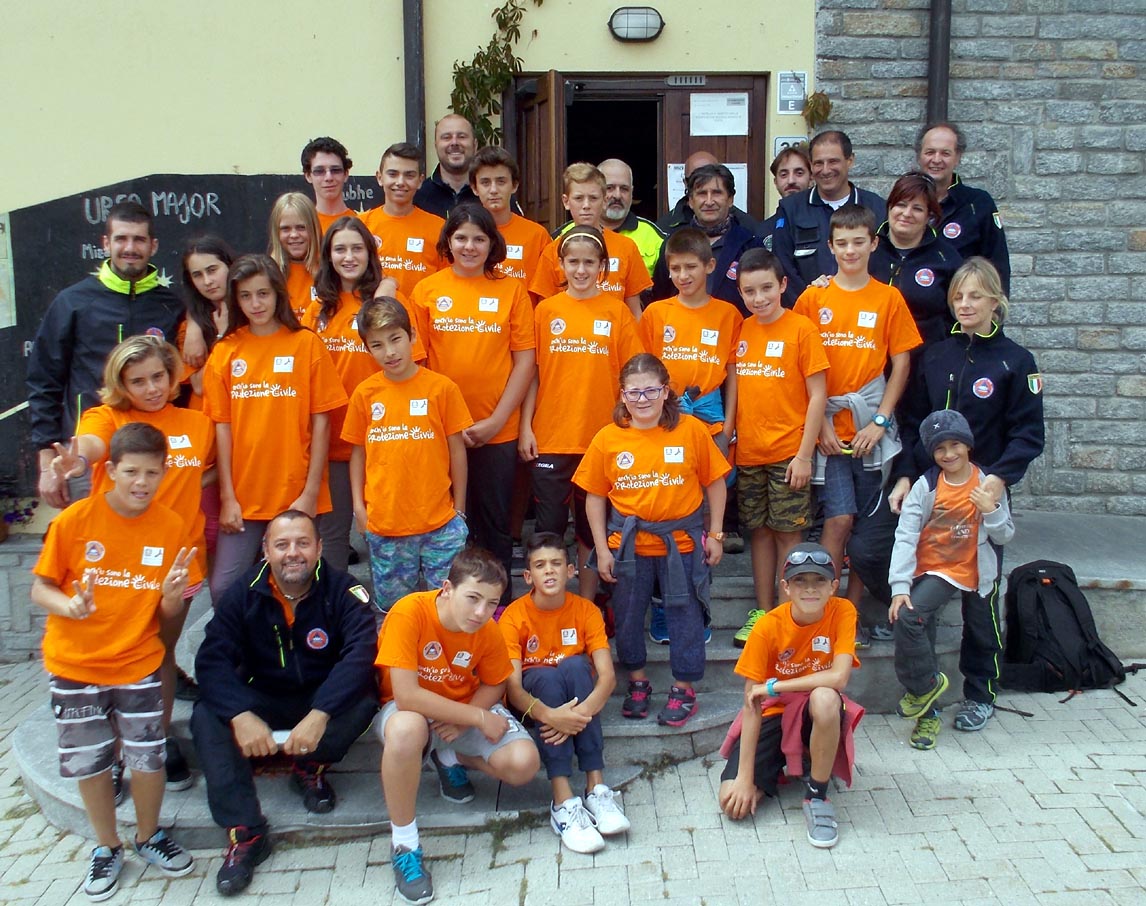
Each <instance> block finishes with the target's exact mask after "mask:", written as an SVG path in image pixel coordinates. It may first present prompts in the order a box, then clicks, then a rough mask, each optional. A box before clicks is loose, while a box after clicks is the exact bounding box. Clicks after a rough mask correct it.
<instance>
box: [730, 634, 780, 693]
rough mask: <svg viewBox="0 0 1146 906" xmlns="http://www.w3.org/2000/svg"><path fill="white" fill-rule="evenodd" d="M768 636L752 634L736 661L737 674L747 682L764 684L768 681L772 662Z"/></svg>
mask: <svg viewBox="0 0 1146 906" xmlns="http://www.w3.org/2000/svg"><path fill="white" fill-rule="evenodd" d="M771 648H772V646H771V645H770V644H769V640H768V638H767V636H765V634H764V633H763V632H750V633H749V634H748V641H747V642H745V643H744V650H743V651H742V652H740V657H739V658H737V660H736V668H735V672H736V674H737V676H742V677H744V678H745V679H746V680H751V681H752V682H754V683H762V682H764V681H765V680H766V679H768V678H769V677H768V670H769V666H768V665H769V664H770V663H771V661H772V658H771V655H770V651H771Z"/></svg>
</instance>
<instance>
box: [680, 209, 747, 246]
mask: <svg viewBox="0 0 1146 906" xmlns="http://www.w3.org/2000/svg"><path fill="white" fill-rule="evenodd" d="M735 222H736V215H735V214H733V213H732V209H731V208H730V209H729V211H728V216H727V217H725V218H724V219H723V220H722V221H720V223H718V224H716V226H711V227H709V226H705V225H704V224H702V223H701V222H700V221H699V220H697V219H696V214H693V215H692V219H691V220H690V221H689V226H691V227H693V228H695V229H698V230H700V231H701V232H702V233H704V235H705V236H707V237H708V238H709V239H717V238H720V237H723V236H727V235H728V231H729V230H730V229H732V224H733V223H735Z"/></svg>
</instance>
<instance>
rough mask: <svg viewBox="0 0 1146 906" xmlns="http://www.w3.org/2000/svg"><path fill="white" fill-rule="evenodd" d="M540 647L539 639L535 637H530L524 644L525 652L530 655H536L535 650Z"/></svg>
mask: <svg viewBox="0 0 1146 906" xmlns="http://www.w3.org/2000/svg"><path fill="white" fill-rule="evenodd" d="M540 647H541V639H539V638H538V637H537V636H536V635H531V636H530V637H529V640H528V641H527V642H526V643H525V650H526V651H527V652H529V653H530V654H537V649H538V648H540Z"/></svg>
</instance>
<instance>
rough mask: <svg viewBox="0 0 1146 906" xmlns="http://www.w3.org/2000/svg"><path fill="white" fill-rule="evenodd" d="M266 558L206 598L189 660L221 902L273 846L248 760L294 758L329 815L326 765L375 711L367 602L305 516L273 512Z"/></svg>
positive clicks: (311, 796) (299, 787) (312, 804)
mask: <svg viewBox="0 0 1146 906" xmlns="http://www.w3.org/2000/svg"><path fill="white" fill-rule="evenodd" d="M263 557H264V559H263V561H262V562H260V563H259V564H257V565H256V566H254V567H252V568H251V569H250V570H249V571H248V572H247V573H246V574H245V575H244V576H242V577H241V578H240V579H238V581H236V582H235V584H234V585H232V586H231V587H230V588H229V589H227V591H226V592H224V593H223V596H222V598H221V599H220V600H219V601H216V602H215V614H214V616H213V617H212V618H211V622H210V623H208V624H207V629H206V634H205V636H204V639H203V644H202V646H200V648H199V654H198V656H197V657H196V659H195V674H196V677H197V678H198V680H199V685H200V689H201V693H200V698H199V701H198V703H197V704H196V705H195V711H194V713H193V714H192V717H191V732H192V734H193V735H194V737H195V749H196V750H197V751H198V753H199V764H200V765H201V766H202V768H203V778H204V780H205V781H206V783H207V802H208V805H209V806H210V809H211V817H212V818H214V819H215V822H216V823H217V824H218V825H219V826H220V827H224V828H226V829H227V838H228V840H227V843H228V846H227V853H226V856H225V858H224V859H223V865H222V867H221V868H220V869H219V873H218V875H217V877H216V879H215V886H216V888H217V889H218V891H219V892H220V893H221V894H223V895H225V896H226V895H230V894H235V893H239V892H240V891H242V890H244V889H245V888H246V887H247V886H248V885H249V884H250V883H251V877H252V876H253V874H254V870H255V866H256V865H258V864H259V863H260V862H262V861H263V860H264V859H266V858H267V856H268V855H270V851H271V840H270V837H269V836H268V826H267V819H266V818H265V817H264V815H263V813H262V809H261V807H260V805H259V798H258V794H257V793H256V791H255V782H254V777H253V774H252V770H251V764H250V761H249V760H248V759H250V758H252V757H265V756H269V755H274V754H276V753H277V752H280V751H281V752H282V753H283V754H284V755H288V756H290V757H292V758H293V759H294V766H293V769H292V772H291V777H290V785H291V788H292V789H293V790H294V791H295V792H296V793H298V794H299V795H300V796H301V797H302V801H303V806H304V807H305V808H306V810H307V811H308V812H314V813H319V814H322V813H326V812H329V811H331V810H332V809H333V808H334V806H335V803H336V796H335V793H334V789H333V788H332V787H331V785H330V782H329V781H328V780H327V778H326V770H327V768H328V767H329V766H330V765H331V764H334V763H336V762H338V761H341V760H342V758H343V757H344V756H345V755H346V753H347V751H348V750H349V749H350V746H351V744H352V743H353V742H354V740H356V739H357V738H358V737H359V736H361V735H362V733H363V732H364V731H365V729H366V727H367V726H368V725H369V724H370V721H371V719H372V718H373V717H374V713H375V711H376V710H377V707H378V690H377V684H376V681H375V673H374V657H375V655H376V653H377V646H376V641H375V629H374V616H373V611H372V609H371V608H370V606H369V601H370V596H369V594H367V592H366V589H364V588H363V587H362V586H361V585H359V584H357V580H356V579H355V578H354V577H353V576H351V575H350V574H349V573H345V572H341V571H339V570H335V569H331V568H330V567H329V566H328V565H327V564H326V562H325V561H324V560H322V541H321V540H320V539H319V537H318V532H317V530H316V529H315V525H314V520H313V519H311V517H310V516H308V515H307V514H306V513H303V512H302V511H301V510H287V511H286V512H285V513H281V514H279V515H278V516H276V517H275V518H274V519H272V520H271V521H270V523H269V524H268V525H267V530H266V535H265V536H264V538H263Z"/></svg>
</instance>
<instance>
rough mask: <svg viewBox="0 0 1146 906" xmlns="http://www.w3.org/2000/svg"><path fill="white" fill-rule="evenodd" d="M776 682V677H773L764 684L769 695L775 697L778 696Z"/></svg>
mask: <svg viewBox="0 0 1146 906" xmlns="http://www.w3.org/2000/svg"><path fill="white" fill-rule="evenodd" d="M776 682H777V680H776V677H772V678H771V679H770V680H768V681H767V682H766V683H765V684H764V691H765V692H767V693H768V695H769V697H772V698H774V697H775V696H776Z"/></svg>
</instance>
